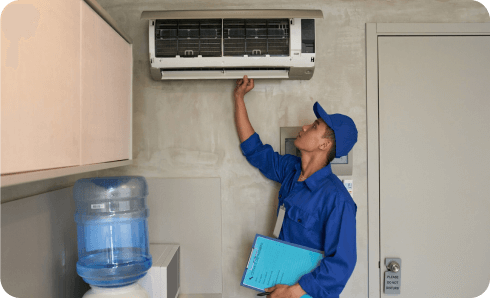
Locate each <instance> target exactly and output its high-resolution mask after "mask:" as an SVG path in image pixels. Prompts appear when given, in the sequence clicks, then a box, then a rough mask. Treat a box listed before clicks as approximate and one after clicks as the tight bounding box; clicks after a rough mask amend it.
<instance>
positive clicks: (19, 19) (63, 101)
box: [1, 0, 133, 186]
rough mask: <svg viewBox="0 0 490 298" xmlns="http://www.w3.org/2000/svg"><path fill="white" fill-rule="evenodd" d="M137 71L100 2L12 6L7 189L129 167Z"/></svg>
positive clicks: (6, 65) (41, 1)
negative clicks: (22, 184)
mask: <svg viewBox="0 0 490 298" xmlns="http://www.w3.org/2000/svg"><path fill="white" fill-rule="evenodd" d="M87 3H88V4H87ZM89 4H90V5H89ZM26 20H29V22H26ZM132 68H133V62H132V44H131V40H130V39H129V38H128V37H127V36H126V35H125V34H124V33H123V32H122V31H121V30H119V29H118V28H117V25H116V24H115V22H114V20H113V19H112V18H111V17H110V16H109V15H108V14H107V13H106V12H105V11H104V10H103V9H102V7H100V6H99V5H98V4H97V3H96V2H94V1H92V0H90V1H89V0H87V2H85V1H81V0H69V1H66V0H49V1H48V0H36V1H31V2H30V3H28V4H18V3H17V2H13V3H10V4H9V5H8V6H7V7H6V8H5V10H4V12H3V13H2V76H1V84H2V88H1V96H2V98H1V116H2V119H1V133H2V135H1V139H2V143H1V146H2V147H1V174H2V186H8V185H13V184H19V183H25V182H31V181H36V180H42V179H48V178H54V177H60V176H65V175H71V174H77V173H83V172H89V171H95V170H101V169H106V168H111V167H117V166H122V165H128V164H131V163H132V161H131V160H132V150H131V145H132V138H131V132H132V129H131V126H132Z"/></svg>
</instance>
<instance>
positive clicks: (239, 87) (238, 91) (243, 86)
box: [234, 75, 254, 98]
mask: <svg viewBox="0 0 490 298" xmlns="http://www.w3.org/2000/svg"><path fill="white" fill-rule="evenodd" d="M253 88H254V79H250V80H249V79H248V77H247V75H244V76H243V79H238V80H236V87H235V91H234V95H235V98H237V97H241V98H243V97H244V96H245V94H247V92H248V91H250V90H252V89H253Z"/></svg>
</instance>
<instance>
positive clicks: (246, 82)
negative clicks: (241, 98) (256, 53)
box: [243, 75, 249, 86]
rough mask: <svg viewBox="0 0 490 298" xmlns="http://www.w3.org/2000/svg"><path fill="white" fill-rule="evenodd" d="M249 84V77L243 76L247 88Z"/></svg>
mask: <svg viewBox="0 0 490 298" xmlns="http://www.w3.org/2000/svg"><path fill="white" fill-rule="evenodd" d="M248 82H249V81H248V77H247V75H244V76H243V83H244V84H245V86H247V85H248Z"/></svg>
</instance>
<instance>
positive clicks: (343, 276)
mask: <svg viewBox="0 0 490 298" xmlns="http://www.w3.org/2000/svg"><path fill="white" fill-rule="evenodd" d="M356 213H357V206H356V205H355V203H354V204H352V203H351V202H346V201H344V202H342V203H340V204H338V205H336V207H335V208H334V210H332V212H331V213H330V215H329V217H328V219H327V223H326V227H325V246H324V247H325V250H324V258H323V259H322V261H321V263H320V265H319V266H318V267H316V268H315V269H314V270H313V271H311V272H310V273H307V274H305V275H303V276H302V277H301V278H300V279H299V281H298V283H299V285H300V286H301V287H302V288H303V290H304V291H305V292H306V293H308V294H309V295H310V296H312V297H313V298H320V297H325V298H327V297H338V296H339V295H340V293H341V292H342V290H343V289H344V287H345V285H346V283H347V281H348V280H349V278H350V276H351V275H352V272H353V271H354V267H355V266H356V262H357V247H356Z"/></svg>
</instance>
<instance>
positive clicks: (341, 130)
mask: <svg viewBox="0 0 490 298" xmlns="http://www.w3.org/2000/svg"><path fill="white" fill-rule="evenodd" d="M313 112H315V115H316V117H317V118H322V119H323V121H325V123H327V125H328V126H329V127H330V128H331V129H333V132H334V134H335V146H336V150H335V157H336V158H338V157H341V156H345V155H347V154H348V153H349V151H350V150H351V149H352V147H354V144H355V143H356V142H357V128H356V125H355V124H354V121H353V120H352V119H351V118H350V117H348V116H345V115H342V114H332V115H329V114H327V112H325V110H324V109H323V108H322V106H321V105H320V104H319V103H318V101H317V102H315V104H314V105H313Z"/></svg>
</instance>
